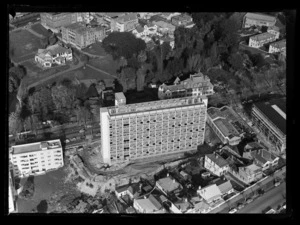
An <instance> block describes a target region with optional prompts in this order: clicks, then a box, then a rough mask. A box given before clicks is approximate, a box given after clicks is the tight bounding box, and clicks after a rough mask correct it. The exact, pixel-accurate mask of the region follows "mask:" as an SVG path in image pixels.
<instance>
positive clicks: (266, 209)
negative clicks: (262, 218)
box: [261, 206, 272, 214]
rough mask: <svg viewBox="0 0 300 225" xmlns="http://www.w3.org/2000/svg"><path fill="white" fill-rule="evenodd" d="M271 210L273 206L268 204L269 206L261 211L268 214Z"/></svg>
mask: <svg viewBox="0 0 300 225" xmlns="http://www.w3.org/2000/svg"><path fill="white" fill-rule="evenodd" d="M270 210H272V208H271V206H268V207H267V208H265V209H264V210H262V211H261V212H262V213H263V214H267V213H268V212H269V211H270Z"/></svg>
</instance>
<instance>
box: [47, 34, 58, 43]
mask: <svg viewBox="0 0 300 225" xmlns="http://www.w3.org/2000/svg"><path fill="white" fill-rule="evenodd" d="M57 41H58V39H57V37H56V35H55V34H54V33H53V34H52V35H51V36H50V37H49V40H48V43H49V45H54V44H55V43H56V42H57Z"/></svg>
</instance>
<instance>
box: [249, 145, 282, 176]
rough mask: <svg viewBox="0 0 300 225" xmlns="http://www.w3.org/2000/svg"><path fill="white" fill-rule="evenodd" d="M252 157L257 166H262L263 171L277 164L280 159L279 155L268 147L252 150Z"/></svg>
mask: <svg viewBox="0 0 300 225" xmlns="http://www.w3.org/2000/svg"><path fill="white" fill-rule="evenodd" d="M251 157H252V158H253V159H254V163H255V164H256V165H257V166H260V167H262V170H263V171H265V170H266V169H269V168H270V167H275V166H277V165H278V161H279V157H277V156H275V155H274V154H272V153H271V152H269V151H267V150H266V149H259V150H257V151H251Z"/></svg>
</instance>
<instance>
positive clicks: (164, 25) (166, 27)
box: [152, 21, 176, 35]
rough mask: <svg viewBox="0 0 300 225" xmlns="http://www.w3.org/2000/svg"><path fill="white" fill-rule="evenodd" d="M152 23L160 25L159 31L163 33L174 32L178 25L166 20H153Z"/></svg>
mask: <svg viewBox="0 0 300 225" xmlns="http://www.w3.org/2000/svg"><path fill="white" fill-rule="evenodd" d="M152 23H153V24H154V25H156V26H157V27H158V29H157V31H158V32H160V33H162V34H171V35H173V34H174V31H175V28H176V27H175V26H174V25H173V24H171V23H168V22H165V21H153V22H152Z"/></svg>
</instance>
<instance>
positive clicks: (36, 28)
mask: <svg viewBox="0 0 300 225" xmlns="http://www.w3.org/2000/svg"><path fill="white" fill-rule="evenodd" d="M31 29H32V30H33V31H35V32H37V33H39V34H41V35H44V36H45V37H47V36H49V33H48V30H47V29H46V28H45V27H43V26H42V25H41V24H40V23H36V24H34V25H32V26H31Z"/></svg>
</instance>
